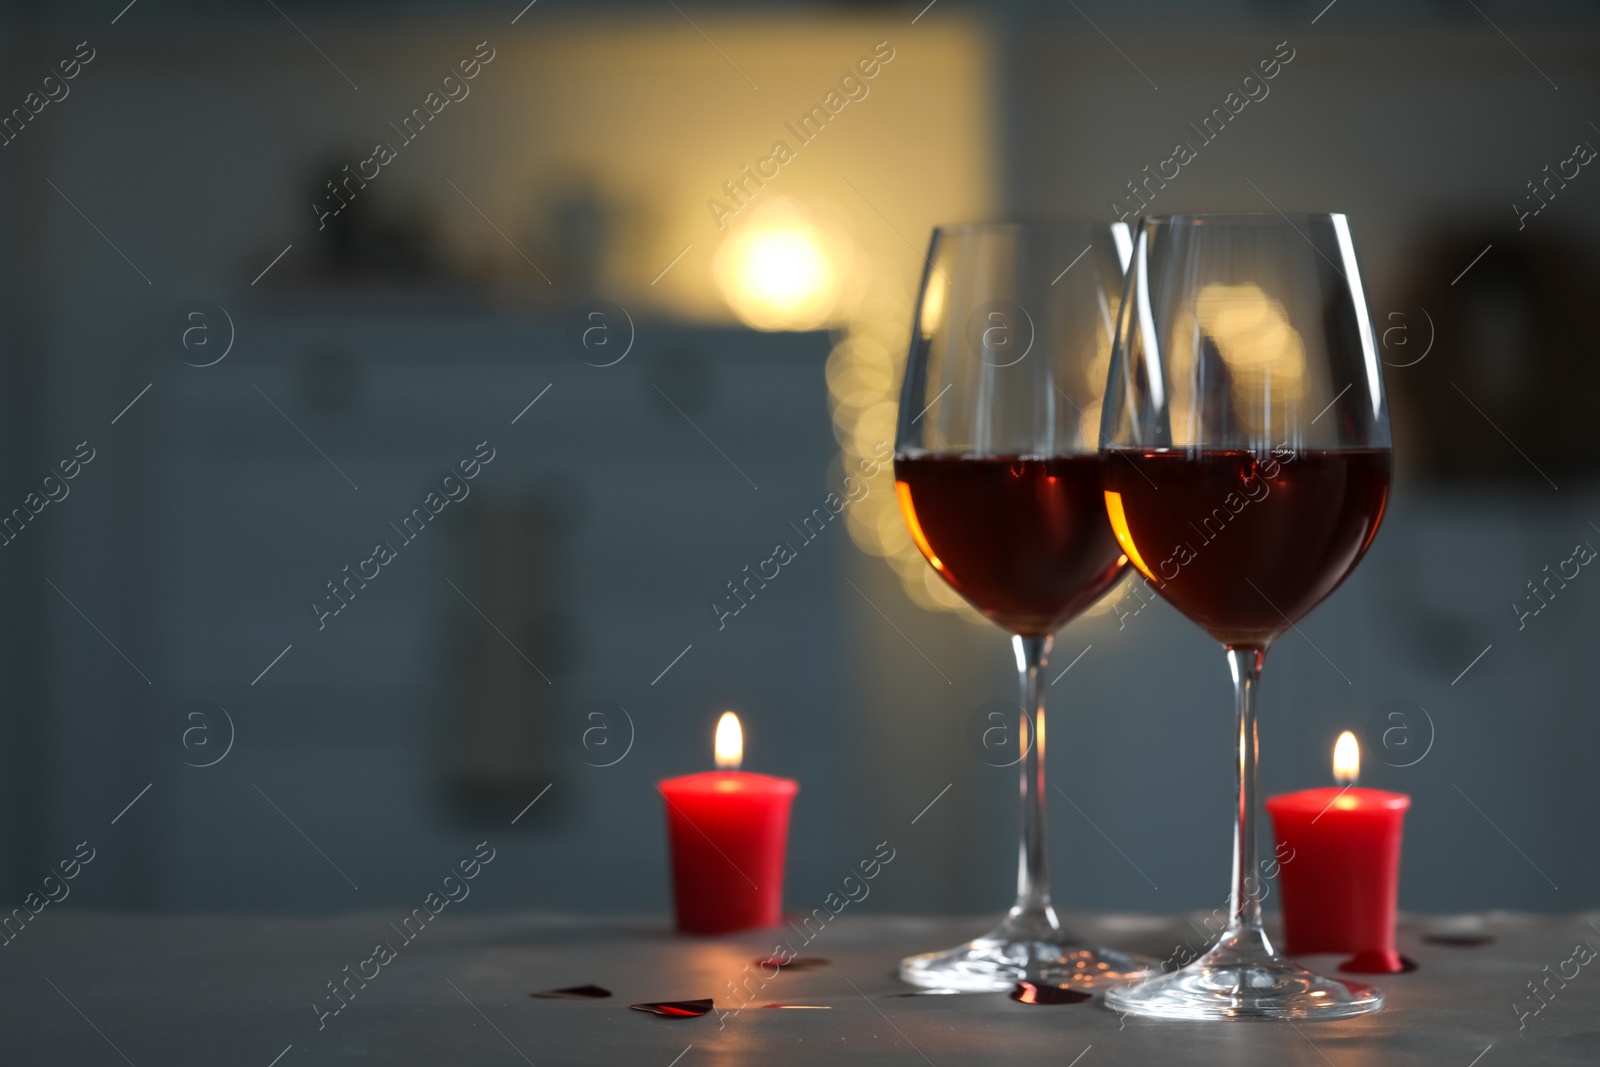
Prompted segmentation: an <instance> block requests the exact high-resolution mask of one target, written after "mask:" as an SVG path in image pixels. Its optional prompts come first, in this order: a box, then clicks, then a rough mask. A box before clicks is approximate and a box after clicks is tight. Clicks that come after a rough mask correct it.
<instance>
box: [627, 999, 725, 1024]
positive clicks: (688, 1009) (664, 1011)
mask: <svg viewBox="0 0 1600 1067" xmlns="http://www.w3.org/2000/svg"><path fill="white" fill-rule="evenodd" d="M628 1007H630V1008H632V1009H633V1010H634V1011H647V1012H650V1013H651V1014H652V1015H665V1016H666V1017H667V1018H669V1019H693V1018H695V1017H697V1016H700V1015H704V1014H705V1013H706V1012H708V1011H710V1010H711V998H710V997H706V998H705V999H704V1000H654V1001H650V1002H649V1003H646V1004H629V1005H628Z"/></svg>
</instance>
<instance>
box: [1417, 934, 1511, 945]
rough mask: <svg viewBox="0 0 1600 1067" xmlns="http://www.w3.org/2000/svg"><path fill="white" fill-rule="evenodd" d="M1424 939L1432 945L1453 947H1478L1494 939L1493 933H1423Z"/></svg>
mask: <svg viewBox="0 0 1600 1067" xmlns="http://www.w3.org/2000/svg"><path fill="white" fill-rule="evenodd" d="M1422 940H1424V941H1426V942H1428V944H1430V945H1449V946H1450V947H1451V948H1478V947H1479V946H1480V945H1487V944H1490V943H1491V942H1493V941H1494V935H1493V934H1472V933H1460V934H1455V933H1438V934H1423V935H1422Z"/></svg>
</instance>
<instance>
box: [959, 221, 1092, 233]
mask: <svg viewBox="0 0 1600 1067" xmlns="http://www.w3.org/2000/svg"><path fill="white" fill-rule="evenodd" d="M1112 225H1114V223H1110V222H1103V221H1096V220H1093V219H1006V220H1001V221H982V220H974V221H969V222H944V223H940V224H939V225H937V226H935V227H934V228H933V232H934V233H999V232H1005V231H1010V230H1084V229H1091V230H1092V229H1104V228H1109V227H1110V226H1112Z"/></svg>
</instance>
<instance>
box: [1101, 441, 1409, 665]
mask: <svg viewBox="0 0 1600 1067" xmlns="http://www.w3.org/2000/svg"><path fill="white" fill-rule="evenodd" d="M1105 491H1106V492H1105V496H1106V510H1107V512H1108V513H1109V515H1110V517H1111V526H1112V529H1113V530H1114V531H1115V532H1116V536H1117V540H1118V541H1119V542H1120V543H1121V545H1122V549H1123V551H1125V552H1126V553H1127V554H1128V558H1129V559H1130V560H1132V561H1133V564H1134V566H1136V567H1138V568H1139V570H1140V571H1142V572H1143V573H1144V575H1145V577H1146V578H1149V579H1150V582H1151V584H1152V585H1154V586H1155V588H1156V590H1157V591H1158V592H1160V593H1161V595H1162V596H1163V597H1165V598H1166V599H1167V600H1168V601H1170V602H1171V603H1172V605H1173V606H1174V607H1176V608H1177V609H1178V610H1179V611H1181V612H1183V613H1184V614H1185V615H1187V616H1188V617H1189V618H1190V619H1192V620H1194V621H1195V622H1197V623H1199V624H1200V626H1201V627H1203V628H1204V629H1205V631H1206V632H1207V633H1209V634H1211V636H1212V637H1215V638H1216V639H1217V640H1218V641H1221V642H1222V643H1223V644H1225V645H1228V646H1230V647H1246V648H1265V647H1266V646H1267V644H1268V643H1270V642H1271V641H1272V639H1273V638H1275V637H1277V636H1278V635H1279V634H1281V633H1283V632H1284V631H1285V630H1287V629H1289V627H1290V626H1291V625H1293V624H1294V623H1297V622H1299V621H1300V620H1301V619H1302V618H1304V617H1305V615H1306V614H1307V613H1308V612H1309V611H1310V610H1311V609H1312V608H1314V607H1316V606H1317V605H1318V604H1320V603H1322V601H1323V599H1324V598H1325V597H1327V595H1328V594H1329V593H1331V592H1333V591H1334V589H1336V588H1338V586H1339V583H1340V582H1342V581H1344V580H1345V578H1346V577H1347V576H1349V574H1350V572H1351V571H1352V570H1354V569H1355V565H1356V563H1357V562H1358V561H1359V560H1360V559H1361V556H1362V555H1363V554H1364V553H1365V552H1366V550H1367V546H1368V545H1370V544H1372V538H1373V536H1374V535H1376V534H1377V532H1378V524H1379V523H1380V522H1381V521H1383V509H1384V505H1385V503H1386V502H1387V501H1388V498H1389V452H1388V450H1386V449H1359V450H1349V451H1323V450H1309V451H1300V452H1293V451H1291V450H1289V449H1287V448H1278V449H1275V450H1274V451H1273V453H1272V454H1271V455H1270V456H1267V457H1265V458H1257V457H1256V456H1254V455H1252V454H1251V453H1249V452H1244V451H1220V450H1219V451H1215V452H1201V453H1198V454H1191V453H1188V452H1182V451H1174V452H1168V451H1153V452H1135V451H1122V452H1113V453H1110V454H1108V455H1107V457H1106V467H1105Z"/></svg>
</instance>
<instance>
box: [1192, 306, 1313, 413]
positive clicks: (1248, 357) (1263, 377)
mask: <svg viewBox="0 0 1600 1067" xmlns="http://www.w3.org/2000/svg"><path fill="white" fill-rule="evenodd" d="M1208 350H1209V351H1214V352H1215V353H1216V354H1217V356H1218V357H1220V358H1221V360H1222V362H1223V363H1224V364H1225V365H1226V369H1227V374H1228V376H1229V378H1230V379H1231V381H1232V383H1233V395H1234V398H1235V400H1236V401H1237V403H1235V404H1234V405H1232V406H1231V407H1230V409H1229V417H1230V418H1233V419H1238V420H1241V421H1243V422H1244V423H1245V424H1246V425H1245V428H1246V429H1247V430H1250V431H1252V432H1254V433H1257V434H1259V433H1263V432H1264V433H1266V434H1267V435H1268V436H1270V437H1273V439H1274V440H1276V439H1277V437H1276V434H1277V433H1278V432H1279V431H1281V430H1282V429H1283V427H1282V426H1280V425H1276V424H1278V423H1280V422H1281V421H1282V420H1284V419H1286V418H1287V417H1288V416H1289V415H1290V414H1291V413H1292V412H1293V411H1294V410H1295V402H1296V401H1298V400H1299V399H1300V398H1301V397H1303V396H1304V395H1305V392H1306V387H1307V382H1306V355H1305V342H1304V341H1303V340H1302V339H1301V337H1300V334H1299V332H1298V331H1296V330H1295V328H1294V327H1293V326H1292V325H1290V323H1289V313H1288V311H1287V310H1286V309H1285V308H1284V306H1283V304H1282V303H1280V302H1279V301H1277V300H1276V299H1274V298H1273V297H1271V296H1269V295H1268V294H1267V292H1266V291H1265V290H1264V289H1262V288H1261V287H1260V286H1259V285H1255V284H1253V283H1247V284H1244V285H1217V284H1212V285H1207V286H1205V287H1203V288H1202V289H1201V290H1200V292H1199V294H1198V295H1197V296H1196V297H1195V299H1194V300H1193V301H1192V302H1190V303H1189V304H1187V305H1186V306H1185V307H1184V309H1183V311H1182V312H1181V313H1180V314H1178V315H1177V316H1175V317H1174V319H1173V328H1172V337H1171V340H1170V341H1169V342H1168V346H1167V351H1168V353H1169V360H1170V366H1169V368H1168V379H1169V382H1170V384H1171V389H1172V395H1171V399H1170V401H1169V404H1168V409H1169V412H1170V414H1171V419H1172V438H1173V442H1174V443H1175V444H1180V445H1184V444H1189V443H1190V442H1192V441H1194V440H1195V439H1196V438H1197V437H1198V436H1200V435H1201V434H1203V433H1204V432H1206V429H1207V428H1206V427H1203V426H1201V425H1200V423H1199V420H1200V418H1201V417H1202V416H1201V413H1200V412H1199V411H1197V410H1196V409H1195V406H1194V405H1195V403H1196V401H1197V400H1198V397H1199V393H1198V391H1197V386H1198V382H1197V378H1198V377H1199V375H1200V373H1201V370H1200V354H1201V353H1203V352H1206V351H1208ZM1263 398H1264V399H1266V401H1267V403H1266V405H1265V411H1266V417H1265V420H1264V419H1263V416H1262V414H1261V412H1262V410H1263V406H1262V405H1261V404H1260V403H1259V401H1261V400H1262V399H1263ZM1207 417H1210V416H1207ZM1269 422H1270V423H1272V424H1273V425H1269V424H1268V423H1269ZM1212 429H1218V428H1216V427H1213V428H1212Z"/></svg>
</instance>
